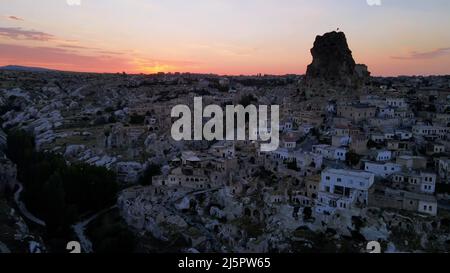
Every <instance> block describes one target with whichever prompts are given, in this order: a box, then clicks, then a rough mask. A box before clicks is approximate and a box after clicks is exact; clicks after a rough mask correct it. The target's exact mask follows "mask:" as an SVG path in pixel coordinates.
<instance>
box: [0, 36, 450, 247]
mask: <svg viewBox="0 0 450 273" xmlns="http://www.w3.org/2000/svg"><path fill="white" fill-rule="evenodd" d="M311 53H312V55H313V62H312V64H311V65H310V66H309V67H308V69H307V73H306V74H305V75H285V76H272V75H255V76H219V75H213V74H190V73H159V74H153V75H144V74H142V75H128V74H125V73H120V74H90V73H70V72H58V71H44V72H42V71H41V72H33V71H15V70H2V71H0V109H1V112H0V114H1V119H0V121H1V128H2V129H1V131H0V147H2V152H0V157H1V158H0V178H1V179H0V196H2V195H3V196H5V197H4V200H11V199H10V198H8V194H9V196H11V195H12V194H13V193H14V192H16V190H17V189H18V186H17V185H18V184H20V181H18V179H17V166H16V163H15V162H13V161H12V160H10V159H9V158H8V157H7V154H6V152H4V151H5V149H6V147H7V146H8V135H9V134H10V132H12V131H13V130H16V129H21V130H24V131H25V132H27V133H29V134H30V135H32V136H34V140H35V145H36V149H37V150H38V151H44V152H50V153H54V154H58V155H60V156H62V157H63V158H64V159H65V161H66V162H67V164H69V165H70V164H77V163H80V162H81V163H86V164H88V165H92V166H97V167H102V168H106V169H107V170H109V171H112V172H113V173H114V174H115V175H116V177H117V182H118V184H119V187H120V191H119V192H118V194H117V198H116V201H115V204H114V205H115V207H114V208H113V209H114V210H116V211H117V213H118V215H119V216H120V217H119V218H120V221H123V222H124V223H125V225H126V227H127V228H128V230H130V231H131V232H132V233H133V234H134V236H136V237H137V238H139V240H138V241H139V244H140V246H139V247H138V248H136V249H138V250H136V251H139V252H157V251H163V252H189V253H192V252H223V253H241V252H244V253H248V252H251V253H261V252H283V253H298V252H299V253H303V252H366V251H367V250H366V245H367V242H369V241H378V242H380V243H381V245H382V249H383V252H436V251H445V252H447V251H449V250H450V138H448V136H449V135H450V134H449V133H450V76H427V77H425V76H404V77H395V78H394V77H392V78H383V77H371V76H370V72H369V68H368V67H367V66H365V65H362V64H356V63H355V61H354V60H353V57H352V54H351V51H350V49H349V47H348V45H347V41H346V38H345V35H344V34H343V33H342V32H331V33H327V34H325V35H323V36H318V38H317V39H316V41H315V43H314V47H313V49H312V50H311ZM330 54H331V55H330ZM196 97H201V98H202V99H203V104H204V105H208V104H216V105H220V106H221V107H225V106H226V105H244V106H247V105H279V106H280V124H279V131H280V145H279V148H278V149H276V150H275V151H270V152H263V151H261V149H260V145H261V142H260V141H250V140H245V141H226V140H224V141H206V140H199V141H175V140H174V139H173V138H172V136H171V127H172V124H173V122H174V118H172V117H171V109H172V108H173V107H174V106H175V105H179V104H185V105H190V106H191V107H192V104H193V102H194V98H196ZM24 190H25V192H26V191H27V188H26V187H25V189H24ZM2 204H3V203H2ZM4 206H5V207H7V208H8V209H10V210H12V211H14V213H13V214H14V217H15V218H14V219H16V220H15V221H16V222H20V223H21V225H22V226H23V225H26V223H28V224H30V223H29V222H30V220H29V219H28V218H27V217H26V216H25V215H24V214H23V213H21V211H20V210H19V208H16V207H15V205H14V203H11V202H6V201H5V204H4ZM28 210H30V211H32V212H33V208H30V207H28ZM5 211H8V210H7V209H3V208H2V213H0V215H2V217H6V218H8V217H9V218H8V219H12V218H11V217H13V216H12V215H13V214H10V213H9V212H8V213H6V212H5ZM92 213H93V214H94V213H96V212H92ZM3 214H5V215H3ZM37 218H40V217H39V215H37ZM24 219H25V220H24ZM13 222H14V221H13ZM24 222H25V224H24ZM0 224H2V225H3V223H0ZM11 225H13V226H14V223H12V224H11ZM32 225H34V226H35V225H36V224H35V223H34V224H32ZM87 225H94V224H92V223H91V224H87ZM0 230H1V229H0ZM8 230H9V229H8ZM30 230H31V231H29V233H33V232H32V231H33V228H30ZM30 236H32V237H33V238H34V239H32V240H28V242H33V246H34V248H36V244H39V245H40V246H41V248H40V250H42V251H46V249H47V250H48V247H47V248H46V247H45V245H46V242H45V239H43V238H39V235H35V236H33V235H29V236H28V237H30ZM12 237H14V236H12ZM23 237H27V236H16V238H15V239H11V238H5V235H2V234H1V233H0V247H1V248H0V250H2V249H5V251H6V249H8V248H10V250H11V251H14V250H13V249H11V247H12V246H11V244H8V243H7V242H13V241H14V240H15V241H21V240H22V241H23V240H25V239H23ZM41 237H42V236H41ZM86 237H89V236H86ZM87 240H89V238H88V239H87ZM12 245H15V244H12ZM82 246H86V244H82ZM25 248H26V249H27V250H29V249H30V248H31V247H30V246H27V247H25ZM94 248H95V245H94ZM19 249H21V248H19ZM84 250H85V251H87V250H88V248H85V249H84ZM0 252H2V251H0Z"/></svg>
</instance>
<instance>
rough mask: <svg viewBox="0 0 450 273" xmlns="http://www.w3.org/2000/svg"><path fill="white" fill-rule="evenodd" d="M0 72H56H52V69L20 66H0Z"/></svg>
mask: <svg viewBox="0 0 450 273" xmlns="http://www.w3.org/2000/svg"><path fill="white" fill-rule="evenodd" d="M0 70H10V71H27V72H49V71H56V70H53V69H48V68H43V67H31V66H20V65H7V66H0Z"/></svg>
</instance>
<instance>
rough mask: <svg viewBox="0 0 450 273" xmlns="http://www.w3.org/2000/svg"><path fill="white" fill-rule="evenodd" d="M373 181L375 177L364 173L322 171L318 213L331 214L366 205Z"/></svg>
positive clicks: (338, 170) (333, 170)
mask: <svg viewBox="0 0 450 273" xmlns="http://www.w3.org/2000/svg"><path fill="white" fill-rule="evenodd" d="M374 181H375V175H374V174H372V173H368V172H364V171H356V170H343V169H326V170H324V171H323V172H322V175H321V181H320V187H319V193H318V203H319V206H320V208H318V211H319V212H321V211H322V212H325V211H326V212H331V211H334V210H335V209H351V208H353V207H355V206H356V207H362V206H365V205H367V204H368V198H369V189H370V187H371V186H372V185H373V183H374Z"/></svg>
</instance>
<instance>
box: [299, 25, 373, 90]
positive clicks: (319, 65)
mask: <svg viewBox="0 0 450 273" xmlns="http://www.w3.org/2000/svg"><path fill="white" fill-rule="evenodd" d="M311 54H312V56H313V61H312V63H311V64H310V65H309V66H308V69H307V72H306V81H307V83H308V84H314V83H315V82H323V83H326V84H329V85H333V86H345V87H357V86H360V85H361V84H362V83H364V82H365V81H366V80H367V79H368V78H369V76H370V73H369V72H368V70H367V66H365V65H358V64H356V63H355V60H354V59H353V56H352V51H351V50H350V48H349V46H348V44H347V38H346V37H345V34H344V33H343V32H336V31H333V32H329V33H325V34H324V35H323V36H317V37H316V40H315V42H314V47H313V48H312V49H311Z"/></svg>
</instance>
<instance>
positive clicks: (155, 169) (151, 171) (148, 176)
mask: <svg viewBox="0 0 450 273" xmlns="http://www.w3.org/2000/svg"><path fill="white" fill-rule="evenodd" d="M158 175H161V166H160V165H156V164H150V165H149V166H148V167H147V168H146V169H145V171H144V174H143V175H142V176H141V178H140V179H139V184H141V185H144V186H146V185H151V184H152V183H153V177H154V176H158Z"/></svg>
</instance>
